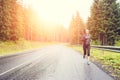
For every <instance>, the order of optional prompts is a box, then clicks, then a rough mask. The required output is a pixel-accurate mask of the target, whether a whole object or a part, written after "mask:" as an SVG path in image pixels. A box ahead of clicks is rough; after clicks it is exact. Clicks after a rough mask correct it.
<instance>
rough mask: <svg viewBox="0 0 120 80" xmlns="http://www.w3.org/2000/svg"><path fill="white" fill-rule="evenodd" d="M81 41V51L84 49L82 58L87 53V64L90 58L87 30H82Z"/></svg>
mask: <svg viewBox="0 0 120 80" xmlns="http://www.w3.org/2000/svg"><path fill="white" fill-rule="evenodd" d="M82 41H83V51H84V55H83V58H84V59H85V58H86V55H87V64H88V65H89V64H90V62H89V59H90V34H89V30H88V29H86V30H84V32H83V37H82Z"/></svg>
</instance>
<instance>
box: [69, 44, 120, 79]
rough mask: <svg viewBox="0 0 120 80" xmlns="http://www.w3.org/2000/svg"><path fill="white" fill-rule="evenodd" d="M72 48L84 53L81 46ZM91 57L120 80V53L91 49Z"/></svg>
mask: <svg viewBox="0 0 120 80" xmlns="http://www.w3.org/2000/svg"><path fill="white" fill-rule="evenodd" d="M70 47H72V48H73V49H75V50H77V51H80V52H81V53H83V49H82V47H81V46H70ZM91 57H92V59H91V60H92V61H93V62H96V61H97V62H98V63H99V64H100V65H101V66H102V68H104V69H105V70H107V71H108V72H109V73H110V75H112V76H113V77H117V78H119V79H120V53H117V52H110V51H104V50H100V49H96V48H91Z"/></svg>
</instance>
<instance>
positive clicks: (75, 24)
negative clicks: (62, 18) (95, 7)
mask: <svg viewBox="0 0 120 80" xmlns="http://www.w3.org/2000/svg"><path fill="white" fill-rule="evenodd" d="M84 28H85V25H84V23H83V20H82V18H81V17H80V15H79V12H77V13H76V16H75V17H74V16H73V17H72V20H71V23H70V28H69V32H70V42H71V44H80V43H81V40H80V39H81V35H82V31H83V29H84Z"/></svg>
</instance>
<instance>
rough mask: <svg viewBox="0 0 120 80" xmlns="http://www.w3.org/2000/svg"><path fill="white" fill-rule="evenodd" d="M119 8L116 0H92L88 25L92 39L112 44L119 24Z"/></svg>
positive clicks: (104, 43) (103, 43)
mask: <svg viewBox="0 0 120 80" xmlns="http://www.w3.org/2000/svg"><path fill="white" fill-rule="evenodd" d="M119 11H120V8H119V4H118V3H116V0H94V3H93V6H92V9H91V17H90V18H89V19H88V27H89V28H90V32H91V35H92V39H93V40H99V41H100V42H101V44H102V45H114V44H115V40H116V39H117V37H116V36H117V35H118V33H117V30H118V27H119V26H120V14H119V13H120V12H119Z"/></svg>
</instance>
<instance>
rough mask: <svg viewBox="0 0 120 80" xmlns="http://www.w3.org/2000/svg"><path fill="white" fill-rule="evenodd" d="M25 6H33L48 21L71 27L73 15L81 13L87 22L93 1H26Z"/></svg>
mask: <svg viewBox="0 0 120 80" xmlns="http://www.w3.org/2000/svg"><path fill="white" fill-rule="evenodd" d="M24 1H25V2H24V3H25V4H31V5H32V6H33V7H34V9H35V10H36V11H37V13H38V14H39V16H40V17H41V18H42V19H44V20H46V21H51V22H55V23H58V24H63V25H64V26H65V27H66V28H67V27H68V26H69V24H70V21H71V19H72V15H75V14H76V12H77V11H79V13H80V16H81V17H82V19H83V20H84V22H86V20H87V18H88V16H89V15H90V8H91V5H92V3H93V0H31V1H30V0H24Z"/></svg>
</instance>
